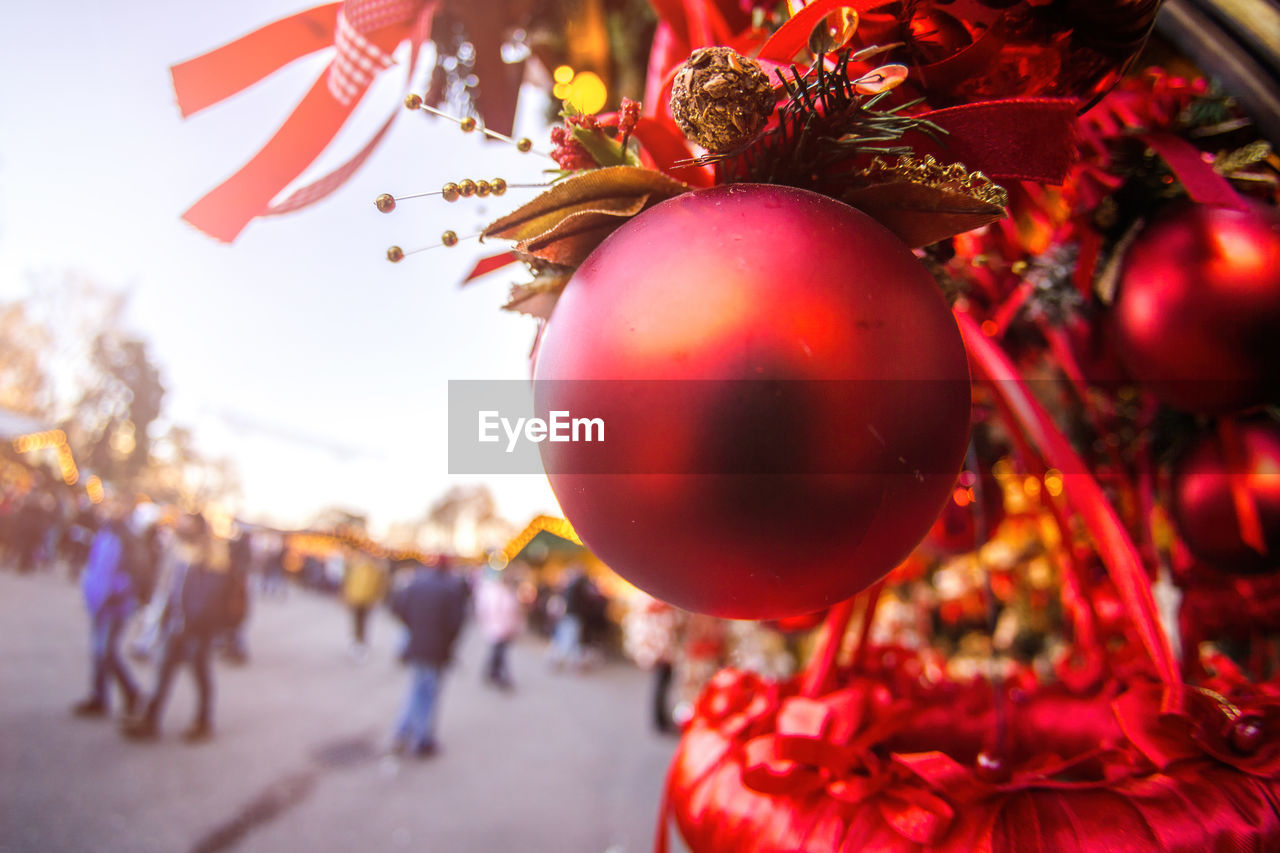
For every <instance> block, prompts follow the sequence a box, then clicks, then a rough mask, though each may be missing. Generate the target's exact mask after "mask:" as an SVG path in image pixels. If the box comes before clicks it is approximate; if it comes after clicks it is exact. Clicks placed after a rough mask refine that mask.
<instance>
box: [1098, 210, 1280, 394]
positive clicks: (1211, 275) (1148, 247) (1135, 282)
mask: <svg viewBox="0 0 1280 853" xmlns="http://www.w3.org/2000/svg"><path fill="white" fill-rule="evenodd" d="M1115 320H1116V322H1115V333H1116V340H1117V348H1118V354H1119V356H1120V359H1121V360H1122V361H1123V362H1124V364H1125V366H1126V368H1127V369H1128V371H1129V373H1130V375H1131V376H1132V377H1133V378H1134V379H1136V380H1138V381H1139V382H1141V383H1142V384H1143V385H1144V386H1145V387H1146V388H1147V389H1148V390H1149V391H1150V392H1151V393H1152V394H1154V395H1155V396H1156V398H1157V399H1159V400H1160V401H1162V402H1164V403H1166V404H1168V405H1169V406H1172V407H1173V408H1175V409H1181V410H1182V411H1187V412H1199V413H1206V414H1214V413H1224V412H1231V411H1235V410H1238V409H1243V408H1247V407H1250V406H1256V405H1261V404H1264V403H1268V402H1272V401H1275V400H1276V399H1278V398H1280V214H1277V212H1276V211H1275V210H1274V209H1273V208H1267V207H1263V206H1261V205H1253V206H1251V207H1250V209H1249V210H1248V211H1236V210H1231V209H1228V208H1223V207H1209V206H1206V205H1188V206H1185V207H1179V208H1177V209H1176V210H1174V211H1173V212H1171V213H1170V214H1167V215H1166V216H1164V217H1162V218H1161V219H1159V220H1157V221H1156V222H1155V223H1153V224H1152V225H1151V226H1149V227H1148V228H1147V229H1146V230H1145V231H1143V233H1142V234H1140V235H1139V236H1138V238H1137V240H1136V241H1135V242H1134V244H1133V245H1132V246H1131V247H1130V249H1129V251H1128V254H1127V255H1126V256H1125V259H1124V267H1123V269H1122V271H1121V278H1120V290H1119V294H1118V297H1117V301H1116V304H1115Z"/></svg>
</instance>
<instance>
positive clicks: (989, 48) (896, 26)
mask: <svg viewBox="0 0 1280 853" xmlns="http://www.w3.org/2000/svg"><path fill="white" fill-rule="evenodd" d="M1160 2H1161V0H1060V2H1047V0H949V2H943V0H917V2H911V3H902V2H892V3H885V4H883V5H880V6H877V7H874V8H872V9H869V10H867V11H866V12H865V13H864V14H863V16H862V23H860V24H859V27H858V34H857V39H858V41H860V42H861V43H862V44H863V45H864V46H865V45H871V44H889V43H892V42H894V41H901V42H903V43H904V44H905V48H904V49H903V51H902V52H901V53H898V54H895V55H894V59H895V60H897V61H902V62H905V63H906V64H908V65H909V66H911V67H912V72H913V77H914V78H915V80H916V81H917V83H919V85H920V86H921V87H922V88H923V89H924V90H925V91H926V92H927V93H928V97H929V101H930V102H931V103H934V104H935V105H943V104H947V103H957V102H966V101H981V100H989V99H992V98H1009V97H1018V96H1041V97H1056V98H1077V99H1079V100H1080V101H1081V105H1082V106H1087V105H1089V104H1092V103H1093V102H1094V101H1096V100H1097V98H1099V97H1100V96H1102V95H1103V94H1105V93H1106V92H1107V91H1109V90H1110V89H1111V88H1112V87H1113V86H1114V85H1115V84H1116V83H1117V82H1118V81H1119V79H1120V76H1121V74H1122V73H1123V72H1124V69H1125V68H1127V67H1128V65H1129V63H1130V62H1131V61H1132V59H1133V57H1134V56H1136V55H1137V53H1138V51H1139V50H1140V49H1141V48H1142V45H1143V43H1144V42H1145V41H1146V38H1147V34H1148V33H1149V32H1150V31H1151V25H1152V22H1153V21H1154V20H1155V16H1156V12H1157V11H1158V10H1159V8H1160Z"/></svg>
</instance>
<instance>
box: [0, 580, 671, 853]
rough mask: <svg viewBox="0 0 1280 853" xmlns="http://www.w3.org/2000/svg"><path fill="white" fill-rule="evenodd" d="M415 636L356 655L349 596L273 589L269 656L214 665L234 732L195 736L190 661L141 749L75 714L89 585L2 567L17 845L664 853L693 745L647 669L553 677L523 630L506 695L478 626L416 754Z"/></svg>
mask: <svg viewBox="0 0 1280 853" xmlns="http://www.w3.org/2000/svg"><path fill="white" fill-rule="evenodd" d="M399 630H400V629H399V626H398V625H396V624H395V622H394V620H393V619H392V617H390V616H389V615H388V614H386V613H384V612H378V613H375V614H374V615H373V617H372V618H371V625H370V634H371V649H370V653H369V654H368V656H367V658H366V659H365V660H364V661H363V662H357V661H355V660H353V659H352V657H351V656H350V655H349V654H348V644H349V638H350V625H349V617H348V615H347V612H346V611H345V610H344V609H343V608H342V607H341V605H340V604H339V603H338V602H337V601H336V600H335V599H332V598H328V597H324V596H320V595H316V594H313V593H310V592H306V591H302V590H295V589H291V590H290V591H289V593H288V596H287V597H286V598H285V599H284V600H261V599H258V600H255V601H254V602H253V605H252V611H251V614H250V622H249V627H248V640H249V651H250V655H251V659H250V661H249V663H248V664H247V665H245V666H232V665H230V664H227V663H225V662H220V663H219V664H218V665H217V667H216V673H215V681H216V706H215V707H216V710H215V726H216V736H215V737H214V739H213V740H212V741H209V742H207V743H203V744H199V745H189V744H187V743H185V742H184V741H183V740H182V739H181V737H180V736H179V733H180V732H181V731H182V730H183V729H184V728H185V727H186V726H187V724H188V723H189V721H190V719H191V716H192V712H193V708H194V686H193V685H192V682H191V678H190V675H189V674H188V673H187V672H186V671H185V670H184V671H183V672H182V673H180V674H179V677H178V680H177V682H176V684H175V687H174V691H173V694H172V697H171V699H170V702H169V706H168V708H167V710H166V713H165V717H164V731H163V735H162V737H161V738H160V739H159V740H158V741H156V742H152V743H142V744H138V743H132V742H128V741H125V740H123V739H122V738H121V737H120V736H119V734H118V732H117V728H116V721H115V720H105V719H99V720H85V719H79V718H74V717H72V715H71V714H70V706H71V705H72V703H73V702H75V701H76V700H77V699H80V698H81V697H83V696H84V695H85V693H86V687H87V683H88V671H89V663H88V624H87V618H86V616H85V613H84V610H83V605H82V603H81V599H80V595H79V591H78V588H77V587H75V586H73V585H72V584H70V583H69V582H68V581H67V579H66V577H65V575H62V574H53V573H46V574H38V575H34V576H30V575H29V576H18V575H15V574H13V573H11V572H0V851H4V853H13V851H40V853H56V851H88V850H92V851H95V853H110V851H128V853H148V851H164V853H171V851H193V853H217V851H225V850H236V851H245V853H250V852H251V851H292V850H306V851H321V853H323V851H347V850H360V851H382V850H387V851H400V850H414V851H427V853H434V851H442V852H444V851H447V853H470V851H477V853H489V851H522V853H541V851H547V853H578V851H582V853H606V851H607V853H642V851H648V850H651V849H652V845H653V838H654V828H655V825H656V818H657V814H658V804H659V796H660V793H661V788H662V782H663V775H664V773H665V770H666V767H667V764H668V762H669V761H670V758H671V753H672V752H673V750H674V748H675V744H676V742H675V740H674V739H673V738H670V737H664V736H661V735H657V734H654V733H652V732H651V731H650V729H649V728H648V720H647V716H646V713H645V712H646V710H647V707H648V706H647V688H648V678H647V676H646V674H645V673H643V672H640V671H638V670H636V669H635V668H634V667H631V666H629V665H627V664H624V663H606V664H602V665H600V666H598V667H597V668H595V669H593V670H590V671H588V672H585V673H568V672H553V671H551V670H549V668H548V667H547V666H546V664H545V662H544V660H543V653H544V649H545V646H544V644H542V643H541V642H539V641H537V640H535V639H533V638H525V639H522V640H521V641H520V642H518V643H517V644H515V645H514V646H513V647H512V649H511V651H510V655H509V663H510V668H511V671H512V674H513V677H514V679H515V681H516V685H517V686H516V689H515V690H514V691H512V692H510V693H503V692H500V691H497V690H494V689H493V688H491V687H488V686H486V685H485V684H484V683H483V682H482V679H481V677H480V672H481V668H482V664H483V661H484V655H485V644H484V641H483V639H482V638H481V637H480V636H479V635H478V632H477V631H476V630H475V629H474V626H469V627H468V629H466V631H465V633H464V635H463V637H462V639H461V640H460V642H459V650H458V658H457V661H456V663H455V665H454V667H453V668H452V669H451V670H450V671H449V674H448V676H447V677H446V680H445V683H444V688H443V689H444V692H443V695H442V699H441V701H442V705H441V710H440V713H441V717H440V721H439V732H438V734H439V738H440V742H441V747H442V749H441V752H440V753H439V754H438V755H437V756H435V757H434V758H431V759H427V760H422V759H411V758H405V759H397V758H393V757H390V756H389V755H387V754H386V751H385V746H386V743H387V739H388V734H389V731H390V728H391V725H392V723H393V721H394V719H395V716H396V714H397V712H398V710H399V708H400V704H401V700H402V696H403V693H404V691H405V689H406V685H407V678H408V676H407V673H406V671H405V670H404V669H403V668H402V667H401V666H400V665H399V664H397V663H396V662H395V650H396V647H397V643H398V641H399ZM131 663H134V662H132V661H131ZM133 668H134V672H135V675H136V676H137V677H138V679H139V680H140V682H141V683H142V684H144V685H146V686H148V687H149V686H150V685H151V684H152V683H153V682H154V672H153V669H152V667H150V666H148V665H145V664H134V666H133ZM673 836H674V833H673ZM676 849H679V848H678V847H677V848H676Z"/></svg>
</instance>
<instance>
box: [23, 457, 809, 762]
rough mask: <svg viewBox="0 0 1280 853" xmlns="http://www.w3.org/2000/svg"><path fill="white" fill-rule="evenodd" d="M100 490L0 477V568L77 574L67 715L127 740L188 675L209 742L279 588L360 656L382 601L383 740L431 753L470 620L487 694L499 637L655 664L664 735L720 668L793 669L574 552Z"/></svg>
mask: <svg viewBox="0 0 1280 853" xmlns="http://www.w3.org/2000/svg"><path fill="white" fill-rule="evenodd" d="M96 497H97V498H98V499H97V500H96V501H95V500H91V499H90V497H89V495H88V494H86V492H85V491H84V490H83V489H76V488H72V487H68V486H64V485H63V484H62V483H61V482H59V481H57V480H55V479H52V478H50V479H47V480H42V479H39V478H37V479H35V480H34V481H33V483H32V484H29V487H28V488H26V489H21V488H18V487H16V486H13V485H9V486H6V487H3V489H0V569H4V570H8V571H13V572H17V573H20V574H41V575H50V576H63V577H66V578H67V579H68V580H70V581H72V582H75V583H78V584H79V586H80V589H81V593H82V597H83V600H84V606H85V614H86V623H87V635H88V638H89V642H88V649H87V652H88V659H89V667H88V670H89V679H88V685H87V689H86V691H85V693H84V695H83V696H82V697H81V698H80V699H79V700H78V701H76V702H75V703H74V704H73V705H72V708H71V710H72V713H73V714H74V715H76V716H78V717H82V718H102V719H112V718H114V719H115V720H116V723H117V725H118V727H119V730H120V733H121V734H122V735H123V736H124V737H127V738H130V739H134V740H148V739H152V738H155V737H158V736H159V735H160V733H161V723H162V720H163V715H164V708H165V704H166V701H167V699H168V697H169V695H170V693H171V692H172V689H173V686H174V683H175V680H176V679H177V678H178V677H179V675H180V674H182V673H184V672H189V673H190V677H191V681H192V684H193V685H194V689H195V693H196V697H197V702H196V711H195V716H194V718H193V719H192V720H191V722H190V725H189V726H188V727H187V728H186V729H185V731H184V732H183V736H184V738H185V739H186V740H188V741H189V742H192V743H200V742H203V741H206V740H208V739H210V738H211V737H212V736H213V734H214V719H215V714H214V710H215V709H214V697H215V695H216V691H215V674H216V673H215V670H216V664H217V663H218V662H219V661H221V662H222V663H224V664H230V665H245V664H247V663H249V661H250V649H249V647H248V643H247V632H246V626H247V624H248V622H249V620H250V619H251V618H252V616H253V613H254V611H255V604H254V602H262V601H273V600H274V601H279V602H283V601H286V600H287V598H288V597H289V595H290V590H297V591H302V590H305V591H306V594H318V595H324V596H328V597H330V598H332V599H333V600H334V601H335V604H337V605H339V606H342V607H344V608H345V609H346V611H347V613H348V616H349V620H348V622H347V625H348V629H347V630H349V637H348V653H349V656H350V658H351V660H352V661H353V663H355V664H359V663H361V662H363V661H364V660H365V659H366V658H367V657H368V655H369V652H370V648H371V646H370V633H371V631H372V630H373V624H374V620H373V619H372V616H373V614H375V613H376V612H378V611H379V610H383V611H384V612H385V613H386V614H388V615H390V616H391V617H393V619H394V621H395V622H396V623H398V624H399V631H400V633H401V635H402V636H401V638H400V640H399V649H400V657H401V659H402V661H403V663H404V664H405V667H406V669H407V671H408V675H409V678H408V684H407V687H406V691H405V699H404V705H403V708H402V709H401V711H400V712H399V715H398V716H397V717H396V718H395V721H394V725H393V727H392V729H391V734H390V738H389V744H388V748H389V749H391V750H394V751H395V752H398V753H401V754H410V755H418V756H429V755H432V754H434V753H435V752H436V751H437V750H438V748H439V747H438V743H437V742H436V739H435V730H434V719H435V710H436V705H437V704H438V701H439V696H440V694H441V690H440V687H441V684H442V683H443V680H444V678H445V675H446V672H447V670H448V669H449V667H450V664H451V662H452V658H453V649H454V645H455V643H456V641H457V638H458V635H459V633H460V632H461V630H462V629H463V626H464V625H465V624H467V623H468V622H471V623H474V625H475V629H476V630H477V631H478V632H479V634H480V635H481V636H482V637H483V639H484V641H485V644H486V654H485V658H484V662H483V668H482V672H481V673H480V676H481V677H482V678H483V679H484V681H485V682H486V683H488V684H490V685H491V686H493V687H494V688H495V690H499V691H504V692H507V691H513V690H516V689H517V684H518V680H519V675H520V674H519V673H516V672H513V668H512V666H511V664H510V662H509V659H508V658H509V656H508V650H509V648H510V647H511V645H512V644H513V643H517V642H520V641H521V640H522V638H523V639H524V640H525V641H526V642H530V643H541V644H544V647H545V650H544V652H543V653H542V654H543V656H544V660H545V664H546V668H547V669H548V670H549V671H550V672H552V673H562V674H563V675H564V676H571V675H577V674H586V675H588V676H589V673H590V672H591V671H592V670H593V669H596V668H598V667H601V666H605V665H609V664H610V663H612V662H614V661H616V660H619V659H630V660H631V661H633V662H634V663H635V664H637V665H639V666H640V667H642V668H644V669H646V670H649V671H651V672H652V674H653V682H652V683H653V690H652V702H651V709H650V713H648V714H647V716H649V717H650V719H651V721H652V727H653V728H654V729H655V730H656V731H661V732H670V731H674V730H676V728H677V726H678V724H679V723H680V722H682V720H683V719H684V718H687V716H688V715H689V714H690V713H691V708H692V702H693V700H694V699H695V698H696V696H697V694H698V693H699V692H700V690H701V687H702V685H703V684H704V683H705V681H706V680H707V679H708V678H709V677H710V676H711V675H712V674H713V673H714V672H715V671H716V670H717V669H718V668H719V667H720V666H722V665H725V664H731V665H737V666H742V667H745V668H753V669H756V670H757V671H761V672H765V673H767V674H772V675H775V676H783V675H787V674H789V673H790V672H791V670H792V669H793V668H794V659H795V654H794V649H793V648H791V647H789V645H788V640H787V638H786V636H785V635H784V634H783V633H782V632H780V631H778V630H776V626H775V627H774V628H770V627H768V626H760V625H756V624H755V623H725V622H722V621H721V620H717V619H713V618H710V617H702V616H693V615H690V614H686V613H682V612H680V611H676V610H674V609H673V608H671V607H669V606H667V605H665V604H663V603H661V602H658V601H656V600H654V599H652V598H650V597H648V596H646V595H644V594H643V593H641V592H639V591H638V590H634V589H632V588H629V587H627V588H625V589H624V590H623V593H622V594H618V593H617V592H616V591H615V593H614V594H612V595H611V594H609V592H606V588H605V586H603V585H602V584H601V583H600V582H599V580H600V578H599V577H598V576H596V575H594V573H593V572H592V571H591V570H590V568H589V567H588V566H587V565H586V564H584V563H581V562H574V561H569V562H567V563H565V564H563V565H561V566H557V567H554V569H552V570H548V567H546V566H533V565H530V564H528V563H524V562H521V561H519V560H516V561H513V562H512V563H510V564H509V565H503V566H502V568H501V570H499V569H496V568H493V567H491V566H490V565H489V564H488V562H487V561H484V560H471V561H467V560H461V559H457V558H453V557H450V556H447V555H436V556H433V557H430V558H427V557H425V556H424V555H417V556H412V557H408V556H400V557H396V556H388V552H387V551H386V550H385V549H382V548H380V547H378V546H376V545H374V544H373V543H371V542H369V541H368V540H364V539H362V538H359V537H352V536H349V535H328V534H317V533H315V532H302V533H299V532H290V531H280V530H272V529H267V528H262V527H258V526H254V525H250V524H245V523H242V522H240V521H237V520H236V519H234V518H231V517H229V516H227V515H224V514H220V513H216V512H212V511H207V510H206V511H205V512H203V513H201V512H195V511H191V510H189V509H180V508H178V507H173V506H164V505H160V504H157V503H154V502H152V501H150V500H148V499H146V498H144V497H134V496H126V495H122V494H110V493H106V494H100V495H97V496H96ZM141 675H149V676H150V677H149V678H147V679H144V678H142V677H140V676H141Z"/></svg>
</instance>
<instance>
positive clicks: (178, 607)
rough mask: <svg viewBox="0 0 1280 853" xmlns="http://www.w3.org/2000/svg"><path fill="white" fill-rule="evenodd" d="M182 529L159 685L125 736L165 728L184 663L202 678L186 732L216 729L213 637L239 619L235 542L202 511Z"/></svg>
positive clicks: (202, 734)
mask: <svg viewBox="0 0 1280 853" xmlns="http://www.w3.org/2000/svg"><path fill="white" fill-rule="evenodd" d="M179 535H180V536H181V538H182V542H181V543H180V545H179V554H178V562H177V565H176V566H175V577H174V582H173V584H172V586H171V588H170V594H169V601H168V603H167V606H166V608H165V614H164V626H165V628H164V631H165V644H164V656H163V657H162V658H161V661H160V669H159V672H158V673H157V675H156V686H155V689H154V690H153V691H152V693H151V698H150V699H149V700H148V701H147V704H146V707H145V709H144V710H143V712H142V714H141V715H140V716H138V717H135V718H133V719H130V720H128V721H127V722H126V723H125V724H124V726H123V727H122V729H121V732H122V734H123V735H124V736H125V737H128V738H131V739H135V740H149V739H152V738H155V737H156V736H157V735H158V734H159V721H160V716H161V713H162V712H163V710H164V704H165V700H166V699H168V696H169V690H170V688H171V687H172V685H173V678H174V676H175V675H176V674H177V671H178V668H179V667H181V666H182V665H183V664H184V663H189V664H190V665H191V672H192V675H193V677H194V678H195V684H196V699H197V704H196V717H195V720H194V721H193V722H192V724H191V727H190V728H188V729H187V730H186V732H184V733H183V737H184V739H185V740H187V741H188V742H191V743H197V742H200V741H204V740H208V739H209V738H210V737H211V736H212V735H213V721H212V715H213V689H214V688H213V670H212V667H211V666H210V649H211V646H212V644H213V638H214V637H215V636H217V634H218V633H220V632H221V631H224V630H226V628H227V627H228V626H230V625H232V624H234V623H235V621H236V619H237V617H238V615H239V614H237V613H235V612H234V601H233V596H232V594H231V585H232V579H231V577H230V570H231V556H230V553H229V545H230V543H229V542H228V541H227V540H226V539H223V538H218V537H213V536H212V535H211V534H210V532H209V528H208V525H207V523H206V522H205V520H204V518H203V517H202V516H200V515H191V516H188V517H186V518H184V519H183V521H182V525H181V529H180V530H179Z"/></svg>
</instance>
